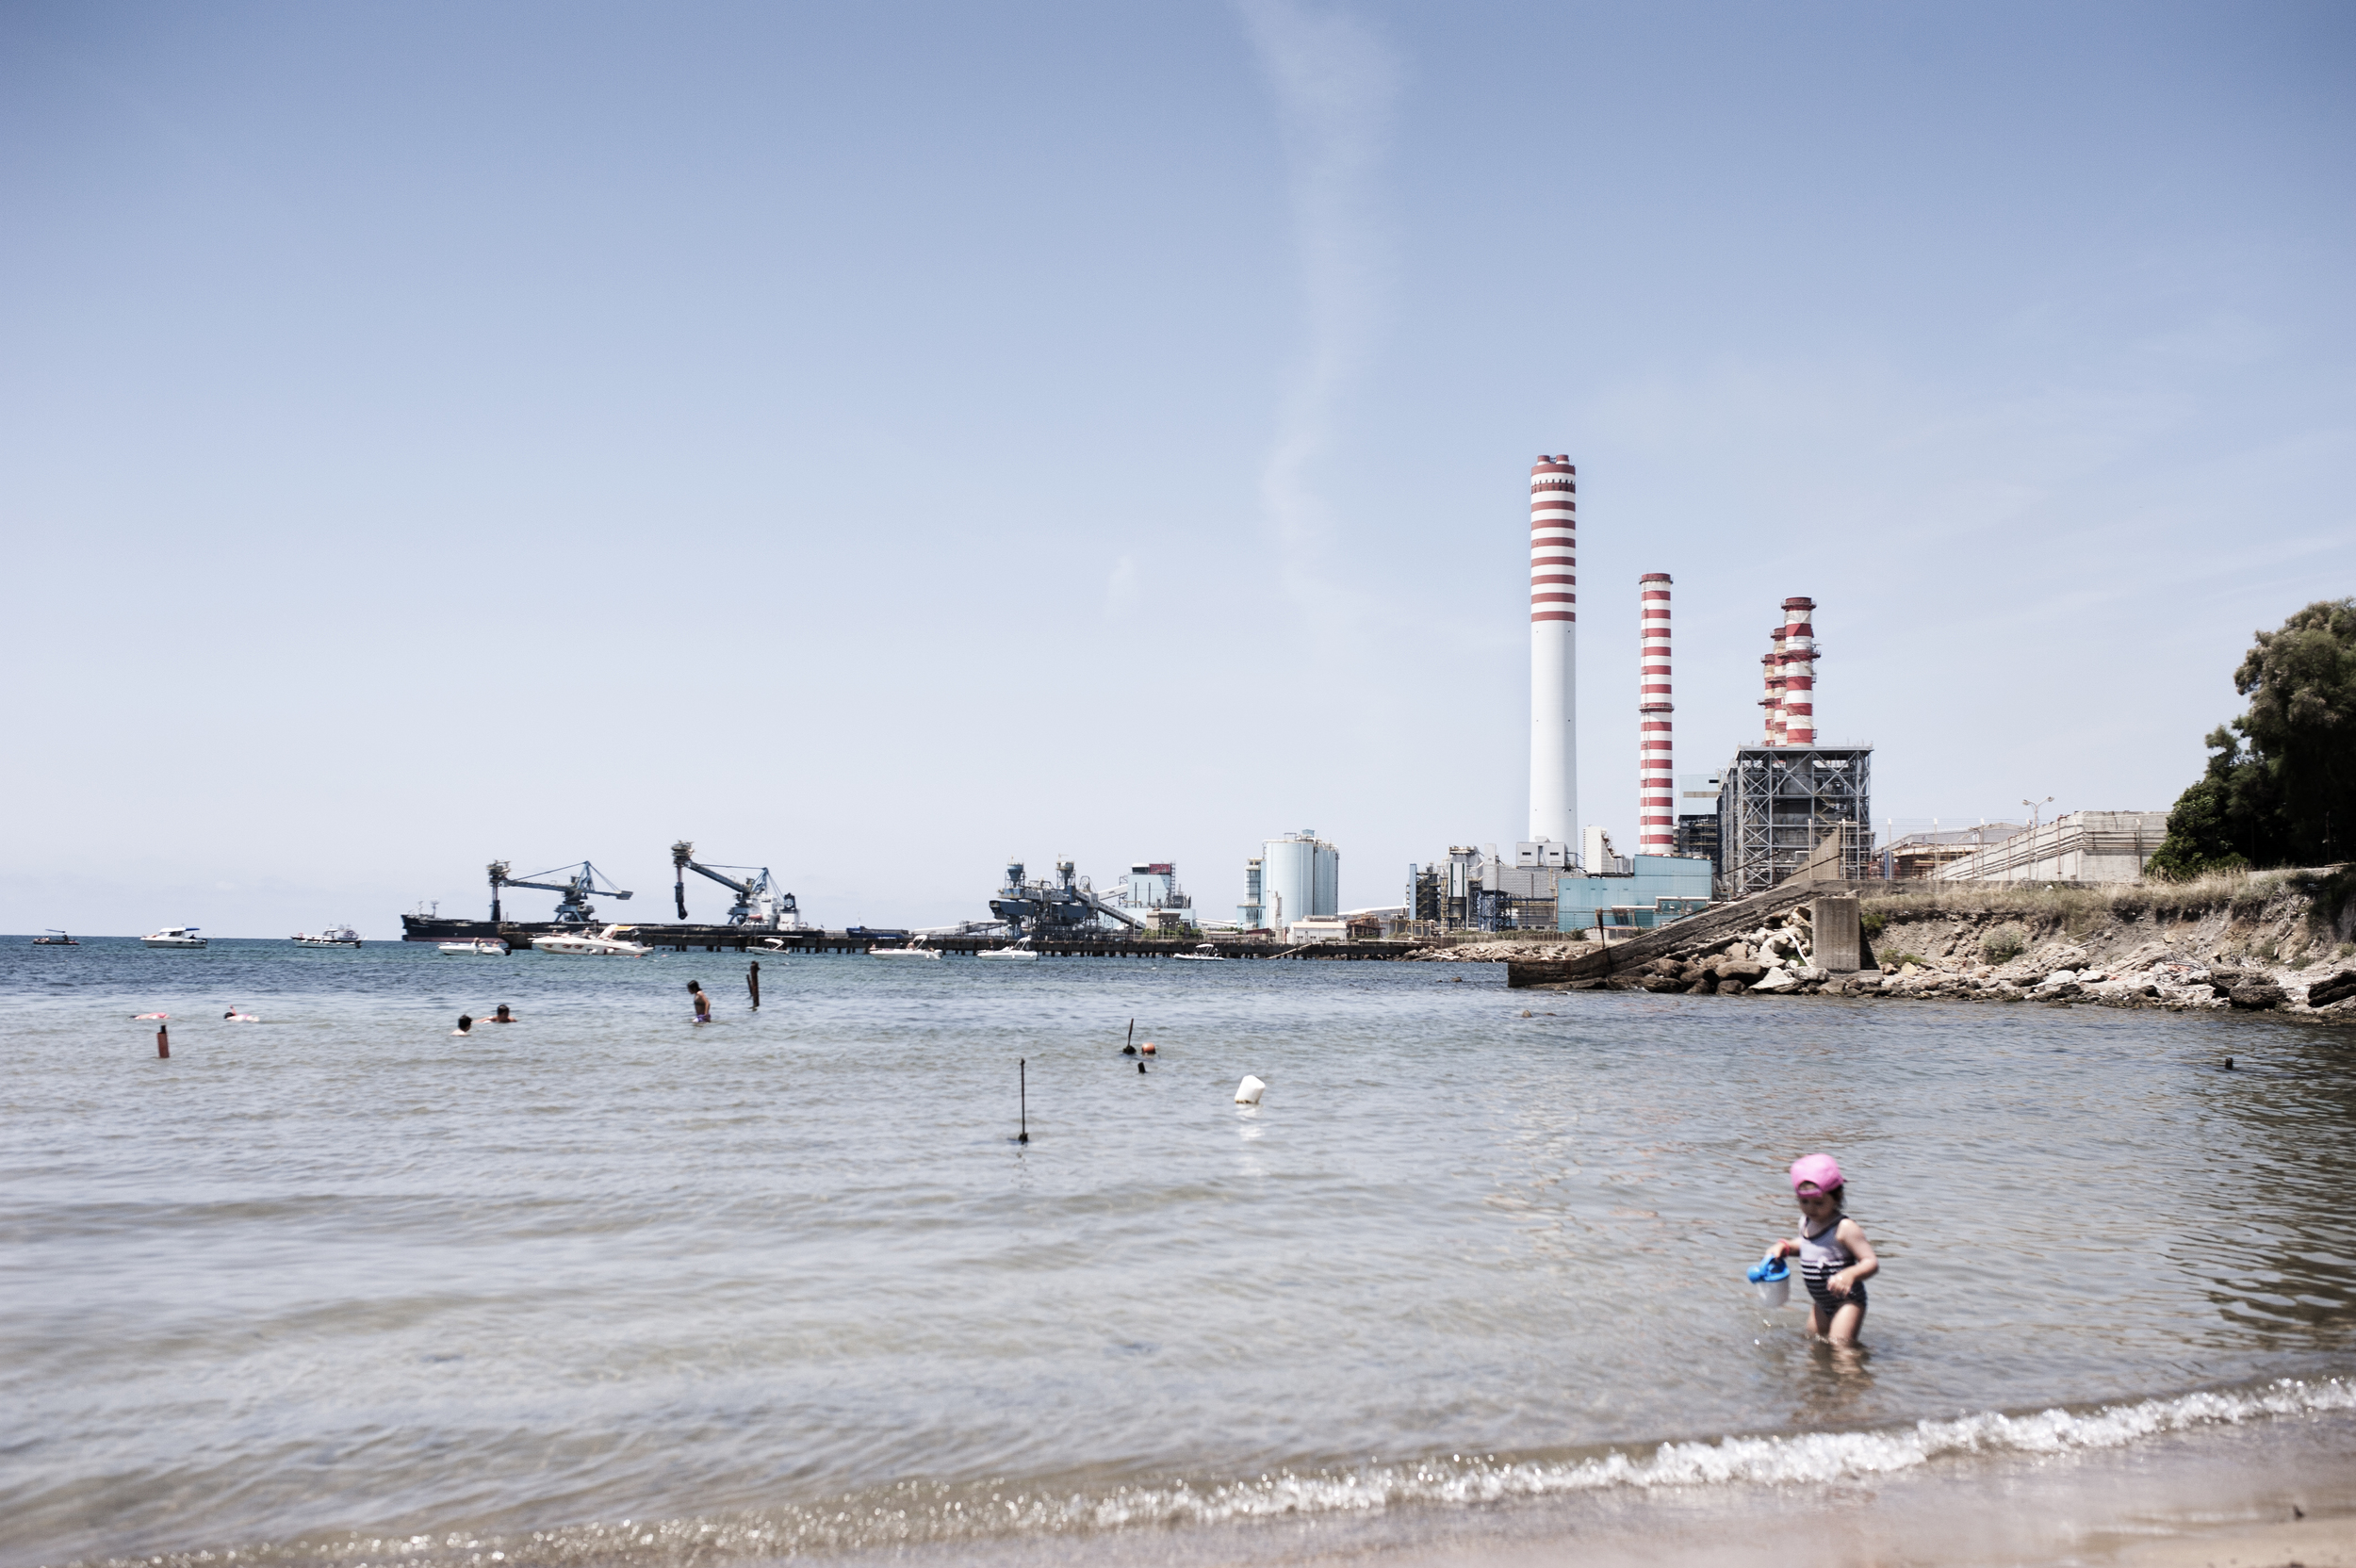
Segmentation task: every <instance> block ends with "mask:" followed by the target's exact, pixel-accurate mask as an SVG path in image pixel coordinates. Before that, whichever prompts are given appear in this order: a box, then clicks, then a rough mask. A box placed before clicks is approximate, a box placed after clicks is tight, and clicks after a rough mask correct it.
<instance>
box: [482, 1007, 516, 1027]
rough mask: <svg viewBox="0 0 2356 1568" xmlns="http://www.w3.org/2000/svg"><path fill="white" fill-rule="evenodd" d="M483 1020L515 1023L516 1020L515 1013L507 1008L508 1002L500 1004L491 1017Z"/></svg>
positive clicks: (486, 1021)
mask: <svg viewBox="0 0 2356 1568" xmlns="http://www.w3.org/2000/svg"><path fill="white" fill-rule="evenodd" d="M483 1022H485V1023H513V1022H515V1014H513V1013H511V1012H509V1011H508V1010H507V1004H506V1003H504V1002H502V1003H500V1004H499V1011H498V1012H496V1013H493V1014H492V1015H491V1016H490V1017H489V1018H486V1019H484V1020H483Z"/></svg>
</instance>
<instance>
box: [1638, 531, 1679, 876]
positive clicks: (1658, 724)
mask: <svg viewBox="0 0 2356 1568" xmlns="http://www.w3.org/2000/svg"><path fill="white" fill-rule="evenodd" d="M1669 584H1670V577H1669V574H1668V573H1666V572H1646V573H1645V574H1644V576H1643V577H1641V578H1638V579H1637V580H1636V610H1637V617H1638V622H1639V628H1640V629H1639V631H1638V637H1639V646H1638V654H1637V665H1638V673H1637V677H1636V853H1637V854H1639V855H1674V854H1675V853H1677V785H1676V780H1675V779H1674V777H1673V776H1672V773H1671V763H1672V760H1673V752H1674V746H1673V737H1672V736H1671V734H1670V731H1669V715H1670V713H1672V712H1673V711H1675V708H1674V705H1673V704H1672V703H1671V702H1670V700H1669Z"/></svg>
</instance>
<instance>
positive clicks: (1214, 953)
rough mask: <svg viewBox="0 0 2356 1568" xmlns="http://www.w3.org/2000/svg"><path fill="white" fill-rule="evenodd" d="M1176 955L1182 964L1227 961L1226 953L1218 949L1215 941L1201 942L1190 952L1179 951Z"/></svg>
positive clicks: (1221, 962) (1220, 962)
mask: <svg viewBox="0 0 2356 1568" xmlns="http://www.w3.org/2000/svg"><path fill="white" fill-rule="evenodd" d="M1177 958H1178V961H1179V962H1180V963H1183V964H1223V963H1225V962H1226V961H1227V955H1226V954H1224V953H1221V952H1220V951H1219V944H1218V943H1216V942H1203V943H1202V944H1201V945H1200V946H1198V947H1196V949H1195V950H1194V951H1193V952H1192V953H1181V954H1178V955H1177Z"/></svg>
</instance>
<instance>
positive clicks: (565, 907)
mask: <svg viewBox="0 0 2356 1568" xmlns="http://www.w3.org/2000/svg"><path fill="white" fill-rule="evenodd" d="M489 869H490V873H491V923H492V924H493V925H497V924H498V923H499V890H500V889H501V888H538V889H540V890H542V891H544V892H551V893H563V894H564V897H562V898H560V899H558V900H557V901H556V921H557V923H558V924H560V925H570V924H575V923H578V924H581V925H587V924H590V923H592V922H594V921H595V920H596V919H597V907H596V906H595V905H593V904H591V903H590V902H589V897H590V895H591V894H592V893H594V894H596V895H597V897H599V898H628V897H629V896H630V894H629V893H627V892H624V891H623V890H621V889H619V888H600V887H598V886H597V879H598V877H599V875H600V873H599V872H598V870H597V867H595V866H593V865H591V864H590V863H589V862H588V861H586V860H583V861H582V862H581V866H580V869H579V870H575V869H574V868H573V867H571V866H559V867H557V868H556V870H555V871H536V872H533V873H532V874H531V875H530V876H510V875H508V874H507V862H506V861H504V860H494V861H492V862H491V864H490V868H489ZM564 873H570V874H569V875H567V876H565V878H564V881H562V882H550V881H548V880H547V879H548V877H551V876H555V875H558V874H564ZM606 880H608V881H611V880H613V879H612V878H611V877H608V878H606Z"/></svg>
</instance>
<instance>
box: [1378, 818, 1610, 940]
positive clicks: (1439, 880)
mask: <svg viewBox="0 0 2356 1568" xmlns="http://www.w3.org/2000/svg"><path fill="white" fill-rule="evenodd" d="M1577 874H1579V864H1578V861H1577V860H1575V859H1574V858H1572V857H1571V855H1570V853H1569V846H1568V845H1565V844H1560V843H1553V842H1547V843H1539V842H1537V841H1524V842H1521V843H1518V844H1516V845H1514V846H1513V863H1512V864H1510V865H1509V864H1507V863H1506V861H1505V858H1504V857H1502V856H1500V855H1499V854H1498V853H1497V845H1495V844H1483V845H1481V847H1480V848H1478V849H1475V848H1474V847H1473V846H1472V845H1470V844H1455V845H1451V846H1450V847H1449V849H1448V858H1447V859H1445V860H1438V861H1433V862H1432V863H1431V864H1429V865H1421V866H1419V865H1416V864H1415V862H1413V861H1410V862H1408V866H1407V907H1406V916H1407V918H1408V919H1410V920H1412V921H1415V922H1416V923H1419V924H1422V925H1423V926H1425V927H1426V928H1427V929H1429V930H1432V931H1434V932H1445V931H1516V930H1520V931H1552V930H1554V929H1556V922H1557V916H1556V913H1555V900H1556V890H1557V889H1558V888H1559V887H1560V886H1561V884H1562V881H1563V880H1564V878H1565V877H1568V876H1576V875H1577Z"/></svg>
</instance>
